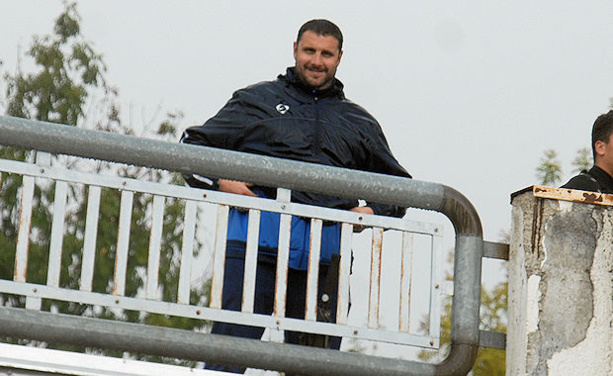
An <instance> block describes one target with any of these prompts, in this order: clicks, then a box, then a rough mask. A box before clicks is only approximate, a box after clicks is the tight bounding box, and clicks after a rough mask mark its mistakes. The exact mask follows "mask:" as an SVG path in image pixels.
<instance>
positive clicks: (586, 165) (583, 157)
mask: <svg viewBox="0 0 613 376" xmlns="http://www.w3.org/2000/svg"><path fill="white" fill-rule="evenodd" d="M593 163H594V162H593V160H592V151H591V150H590V149H589V148H581V149H579V150H577V156H575V159H573V162H572V164H573V167H574V169H573V173H579V172H581V171H586V170H589V169H590V167H592V164H593Z"/></svg>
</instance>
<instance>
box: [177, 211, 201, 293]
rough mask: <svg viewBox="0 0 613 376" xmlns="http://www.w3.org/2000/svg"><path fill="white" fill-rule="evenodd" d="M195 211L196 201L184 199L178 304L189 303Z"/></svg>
mask: <svg viewBox="0 0 613 376" xmlns="http://www.w3.org/2000/svg"><path fill="white" fill-rule="evenodd" d="M197 212H198V207H197V202H196V201H186V203H185V214H184V217H183V240H182V242H181V268H180V271H179V291H178V292H177V303H180V304H189V295H190V287H191V273H192V261H193V255H194V236H195V234H196V214H197Z"/></svg>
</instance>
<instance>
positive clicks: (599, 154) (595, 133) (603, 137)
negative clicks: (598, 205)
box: [562, 110, 613, 194]
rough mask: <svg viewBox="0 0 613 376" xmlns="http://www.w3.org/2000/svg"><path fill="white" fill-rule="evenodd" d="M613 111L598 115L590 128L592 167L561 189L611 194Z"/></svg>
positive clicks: (612, 190)
mask: <svg viewBox="0 0 613 376" xmlns="http://www.w3.org/2000/svg"><path fill="white" fill-rule="evenodd" d="M612 134H613V110H611V111H609V112H608V113H606V114H602V115H600V116H599V117H598V118H597V119H596V121H595V122H594V125H593V127H592V155H593V156H594V166H592V168H591V169H590V170H589V171H583V172H581V173H580V174H579V175H577V176H575V177H573V178H572V179H570V180H569V181H568V183H566V184H564V185H563V186H562V188H569V189H579V190H582V191H592V192H600V193H607V194H613V141H612V140H611V135H612Z"/></svg>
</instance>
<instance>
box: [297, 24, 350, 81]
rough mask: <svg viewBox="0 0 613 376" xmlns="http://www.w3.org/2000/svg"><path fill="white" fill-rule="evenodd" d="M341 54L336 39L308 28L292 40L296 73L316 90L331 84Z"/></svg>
mask: <svg viewBox="0 0 613 376" xmlns="http://www.w3.org/2000/svg"><path fill="white" fill-rule="evenodd" d="M342 55H343V51H339V48H338V40H337V39H336V38H335V37H333V36H331V35H325V36H324V35H319V34H317V33H315V32H313V31H310V30H308V31H306V32H304V34H302V37H301V38H300V40H299V41H297V42H294V59H295V60H296V73H297V74H298V77H299V78H300V80H301V81H302V82H303V83H304V84H305V85H307V86H309V87H311V88H313V89H316V90H324V89H327V88H329V87H330V85H332V83H333V82H334V76H335V74H336V68H337V67H338V65H339V64H340V62H341V56H342Z"/></svg>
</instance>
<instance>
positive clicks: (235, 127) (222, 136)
mask: <svg viewBox="0 0 613 376" xmlns="http://www.w3.org/2000/svg"><path fill="white" fill-rule="evenodd" d="M243 95H244V94H243V93H242V91H240V90H239V91H237V92H235V93H234V95H233V96H232V98H231V99H230V100H229V101H228V102H227V103H226V104H225V105H224V107H222V109H221V110H219V112H218V113H217V114H216V115H215V116H213V117H212V118H211V119H209V120H207V121H206V123H204V124H203V125H198V126H194V127H189V128H187V129H186V130H185V131H184V132H183V135H182V136H181V140H180V142H181V143H184V144H192V145H202V146H210V147H216V148H222V149H231V150H233V149H236V147H237V143H238V142H240V137H241V135H242V134H243V129H244V126H245V124H246V120H247V119H246V118H245V115H244V114H245V111H244V110H243V107H244V105H243V100H242V96H243ZM183 177H184V179H185V181H186V182H187V184H189V185H190V186H192V187H196V188H204V189H214V190H217V189H218V188H219V186H218V184H217V179H213V178H210V177H206V176H201V175H197V174H183Z"/></svg>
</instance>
